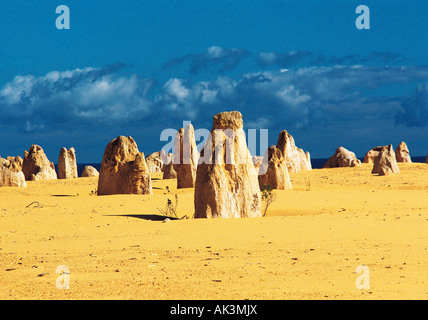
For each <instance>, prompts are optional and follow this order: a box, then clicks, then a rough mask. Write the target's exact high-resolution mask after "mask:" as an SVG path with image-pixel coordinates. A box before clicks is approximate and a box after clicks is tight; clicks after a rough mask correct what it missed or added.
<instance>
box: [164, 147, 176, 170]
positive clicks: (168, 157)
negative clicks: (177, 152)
mask: <svg viewBox="0 0 428 320" xmlns="http://www.w3.org/2000/svg"><path fill="white" fill-rule="evenodd" d="M162 151H163V153H162V160H163V168H162V171H164V170H165V169H166V167H167V166H168V165H169V164H170V163H171V162H173V161H174V154H173V153H168V154H167V153H166V152H165V151H164V150H162Z"/></svg>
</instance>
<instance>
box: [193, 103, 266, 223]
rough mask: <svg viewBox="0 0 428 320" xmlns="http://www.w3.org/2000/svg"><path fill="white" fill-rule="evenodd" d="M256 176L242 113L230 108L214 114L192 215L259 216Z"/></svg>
mask: <svg viewBox="0 0 428 320" xmlns="http://www.w3.org/2000/svg"><path fill="white" fill-rule="evenodd" d="M257 176H258V175H257V171H256V169H255V168H254V165H253V162H252V158H251V155H250V152H249V151H248V147H247V143H246V138H245V133H244V130H243V120H242V114H241V113H240V112H238V111H232V112H222V113H219V114H217V115H215V116H214V117H213V127H212V130H211V134H210V135H209V137H208V139H207V141H206V143H205V146H204V147H203V149H202V152H201V157H200V159H199V164H198V169H197V175H196V183H195V196H194V201H195V218H244V217H261V198H260V187H259V183H258V178H257Z"/></svg>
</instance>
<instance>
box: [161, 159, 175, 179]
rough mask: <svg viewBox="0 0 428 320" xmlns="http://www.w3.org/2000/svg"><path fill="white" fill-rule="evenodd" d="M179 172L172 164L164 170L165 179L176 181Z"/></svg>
mask: <svg viewBox="0 0 428 320" xmlns="http://www.w3.org/2000/svg"><path fill="white" fill-rule="evenodd" d="M176 178H177V172H176V171H175V169H174V163H173V162H170V163H169V164H167V165H166V167H165V169H164V170H163V179H176Z"/></svg>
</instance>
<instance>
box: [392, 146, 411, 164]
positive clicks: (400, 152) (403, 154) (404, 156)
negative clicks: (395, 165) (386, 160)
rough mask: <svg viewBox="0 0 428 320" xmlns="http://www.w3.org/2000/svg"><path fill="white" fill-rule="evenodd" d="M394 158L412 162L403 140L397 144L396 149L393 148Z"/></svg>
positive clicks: (399, 160)
mask: <svg viewBox="0 0 428 320" xmlns="http://www.w3.org/2000/svg"><path fill="white" fill-rule="evenodd" d="M395 158H396V159H397V162H412V158H411V157H410V153H409V148H407V145H406V143H405V142H404V141H403V142H401V143H400V144H399V145H398V147H397V149H395Z"/></svg>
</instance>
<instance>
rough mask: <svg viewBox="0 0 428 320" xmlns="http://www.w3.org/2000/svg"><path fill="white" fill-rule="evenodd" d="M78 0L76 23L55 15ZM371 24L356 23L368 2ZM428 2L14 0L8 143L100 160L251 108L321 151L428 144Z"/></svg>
mask: <svg viewBox="0 0 428 320" xmlns="http://www.w3.org/2000/svg"><path fill="white" fill-rule="evenodd" d="M62 4H63V5H67V6H68V7H69V8H70V13H71V29H70V30H58V29H56V27H55V20H56V18H57V16H58V15H57V14H55V9H56V7H57V6H58V5H62ZM361 4H364V5H367V6H368V7H369V8H370V27H371V28H370V30H358V29H357V28H356V27H355V19H356V18H357V16H358V15H357V14H356V13H355V8H356V7H357V6H358V5H361ZM427 14H428V2H427V1H425V0H410V1H397V0H390V1H382V0H376V1H352V0H349V1H343V0H342V1H321V0H318V1H315V0H311V1H287V0H276V1H274V0H270V1H269V0H264V1H261V0H252V1H248V0H247V1H241V0H239V1H238V0H198V1H193V0H187V1H173V0H156V1H142V0H140V1H137V0H134V1H130V0H125V1H124V0H121V1H100V0H97V1H95V0H87V1H77V0H74V1H66V0H56V1H51V0H44V1H42V2H34V1H31V2H30V1H23V0H16V1H9V2H5V1H3V2H2V3H1V4H0V43H1V47H0V109H1V111H0V141H1V142H0V154H1V155H2V156H7V155H21V156H22V155H23V152H24V150H25V149H28V148H29V147H30V145H31V144H39V145H41V146H42V147H43V148H44V149H45V151H46V153H47V154H48V156H49V158H50V159H51V160H52V161H54V162H56V161H57V158H58V154H59V150H60V148H61V147H63V146H65V147H71V146H73V147H75V149H76V151H77V157H78V161H79V162H100V161H101V158H102V155H103V152H104V148H105V146H106V145H107V143H108V142H109V141H110V140H112V139H113V138H115V137H117V136H118V135H126V136H128V135H130V136H132V137H134V139H135V140H136V141H137V143H138V146H139V149H140V150H141V151H144V152H145V153H146V154H148V153H151V152H154V151H158V150H159V149H160V148H161V147H162V146H163V145H164V144H165V142H163V141H160V138H159V137H160V134H161V132H162V130H164V129H166V128H177V129H179V128H180V127H181V126H182V122H183V121H185V120H190V121H192V123H193V124H194V126H195V128H196V129H197V128H207V129H210V128H211V125H212V116H213V115H214V114H216V113H217V112H220V111H226V110H239V111H241V112H242V114H243V116H244V121H245V127H246V128H255V129H261V128H263V129H269V142H270V143H269V144H274V143H276V140H277V137H278V134H279V132H280V131H281V130H284V129H286V130H287V131H289V132H290V133H291V134H292V135H293V136H294V138H295V140H296V144H297V145H298V146H299V147H302V148H303V149H305V150H308V151H309V152H310V153H311V154H312V157H314V158H322V157H328V156H330V155H331V154H332V153H334V150H335V149H336V147H338V146H344V147H346V148H348V149H350V150H352V151H354V152H355V153H356V154H357V156H360V157H361V156H364V154H365V152H366V151H368V150H369V149H370V148H372V147H374V146H377V145H384V144H393V145H394V146H396V145H398V144H399V143H400V142H401V141H403V140H404V141H406V143H407V144H408V146H409V149H410V152H411V155H418V156H423V155H426V154H427V152H428V143H427V141H428V56H427V52H428V21H427V19H426V15H427Z"/></svg>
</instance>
